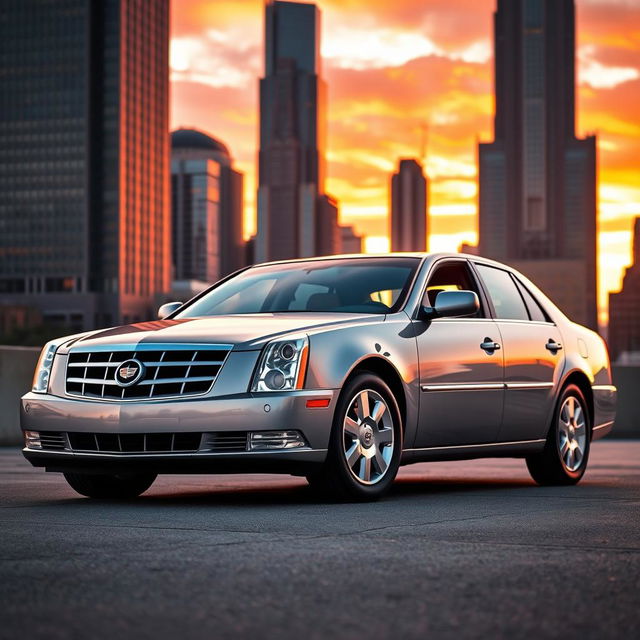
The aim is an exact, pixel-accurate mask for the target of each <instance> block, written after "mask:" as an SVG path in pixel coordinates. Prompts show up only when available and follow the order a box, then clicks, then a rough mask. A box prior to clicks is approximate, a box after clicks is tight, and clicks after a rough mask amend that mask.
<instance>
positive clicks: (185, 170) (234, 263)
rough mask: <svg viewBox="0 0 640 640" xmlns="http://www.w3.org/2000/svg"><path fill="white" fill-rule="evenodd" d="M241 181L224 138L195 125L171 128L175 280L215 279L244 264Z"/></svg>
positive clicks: (209, 280) (208, 280)
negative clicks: (198, 128)
mask: <svg viewBox="0 0 640 640" xmlns="http://www.w3.org/2000/svg"><path fill="white" fill-rule="evenodd" d="M242 182H243V176H242V174H241V173H240V172H238V171H236V170H235V169H233V167H232V159H231V154H230V153H229V150H228V149H227V147H226V146H225V145H224V144H223V143H222V142H220V141H219V140H216V139H215V138H212V137H211V136H209V135H207V134H206V133H203V132H202V131H197V130H196V129H177V130H176V131H174V132H173V133H172V134H171V217H172V222H173V224H172V227H173V234H172V240H173V242H172V256H173V266H174V277H175V279H176V280H193V279H195V280H202V281H205V282H215V281H216V280H218V279H219V278H221V277H223V276H225V275H227V274H229V273H231V272H232V271H235V270H236V269H239V268H240V267H243V266H244V265H245V247H244V242H243V239H242V214H243V195H242Z"/></svg>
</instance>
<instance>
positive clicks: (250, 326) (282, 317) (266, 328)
mask: <svg viewBox="0 0 640 640" xmlns="http://www.w3.org/2000/svg"><path fill="white" fill-rule="evenodd" d="M384 319H385V316H384V315H377V314H373V315H364V314H347V313H321V314H319V313H256V314H247V315H228V316H214V317H209V318H183V319H175V320H154V321H151V322H140V323H137V324H129V325H124V326H121V327H113V328H111V329H99V330H97V331H92V332H90V333H88V334H81V335H80V337H77V336H75V337H73V338H72V339H71V340H70V341H69V342H67V343H65V344H64V347H63V350H64V351H66V350H67V349H70V348H73V347H78V346H82V347H103V346H106V347H108V346H109V345H122V344H126V345H137V344H139V343H146V344H149V343H151V344H154V343H163V344H166V343H181V342H184V343H211V344H231V345H234V347H235V349H236V350H253V349H259V348H261V347H262V345H263V344H264V343H265V342H267V341H269V340H272V339H274V338H277V337H278V336H281V335H286V334H291V333H297V332H300V333H306V332H310V331H317V330H327V329H331V328H333V327H336V328H337V327H340V326H343V325H353V324H363V323H367V324H368V323H371V322H382V321H384Z"/></svg>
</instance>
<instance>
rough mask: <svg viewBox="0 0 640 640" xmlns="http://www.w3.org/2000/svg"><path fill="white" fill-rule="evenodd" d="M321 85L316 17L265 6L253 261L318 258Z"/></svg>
mask: <svg viewBox="0 0 640 640" xmlns="http://www.w3.org/2000/svg"><path fill="white" fill-rule="evenodd" d="M325 120H326V113H325V84H324V82H323V80H322V79H321V77H320V11H319V10H318V8H317V7H316V6H315V5H313V4H305V3H299V2H282V1H280V0H269V1H268V2H267V4H266V7H265V70H264V77H263V78H262V79H261V80H260V152H259V167H258V180H259V182H258V185H259V186H258V232H257V235H256V242H255V258H256V261H258V262H260V261H264V260H279V259H287V258H296V257H307V256H313V255H316V254H318V253H320V252H321V246H320V244H321V243H320V241H319V239H318V237H317V233H318V226H319V224H320V226H323V224H324V222H321V223H318V222H317V218H318V217H319V216H321V215H322V211H323V210H324V211H325V212H326V211H327V208H326V207H325V206H323V202H322V200H321V196H322V195H323V194H324V148H325V129H326V126H325V125H326V123H325Z"/></svg>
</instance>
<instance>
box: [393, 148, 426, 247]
mask: <svg viewBox="0 0 640 640" xmlns="http://www.w3.org/2000/svg"><path fill="white" fill-rule="evenodd" d="M389 224H390V233H389V236H390V238H391V251H426V250H427V179H426V178H425V176H424V173H423V171H422V165H421V164H420V163H419V162H418V161H417V160H415V159H413V158H404V159H402V160H400V163H399V165H398V171H397V172H396V173H394V174H393V175H392V176H391V215H390V221H389Z"/></svg>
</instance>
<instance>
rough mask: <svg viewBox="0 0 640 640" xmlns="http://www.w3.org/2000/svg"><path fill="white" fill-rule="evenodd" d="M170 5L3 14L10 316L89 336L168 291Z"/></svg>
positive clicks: (1, 189)
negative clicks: (35, 315) (38, 318)
mask: <svg viewBox="0 0 640 640" xmlns="http://www.w3.org/2000/svg"><path fill="white" fill-rule="evenodd" d="M168 44H169V1H168V0H150V1H147V2H142V0H104V1H102V2H92V1H91V0H55V1H54V0H5V1H3V2H2V4H1V5H0V53H1V55H2V70H3V73H2V74H0V166H1V167H2V170H1V171H0V305H8V306H11V305H25V306H29V307H35V308H37V309H39V310H40V311H41V312H42V314H43V316H44V318H45V321H46V320H49V321H55V322H58V323H61V324H65V325H67V326H69V327H70V328H74V329H75V328H77V329H88V328H93V327H96V326H105V325H110V324H114V323H118V322H130V321H136V320H143V319H148V318H149V317H150V316H151V315H152V313H153V306H154V301H155V297H156V295H157V294H159V293H162V292H164V291H167V290H168V289H169V284H170V282H169V278H170V236H169V233H170V230H169V224H170V220H169V167H168V160H169V137H168V82H169V77H168Z"/></svg>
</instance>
